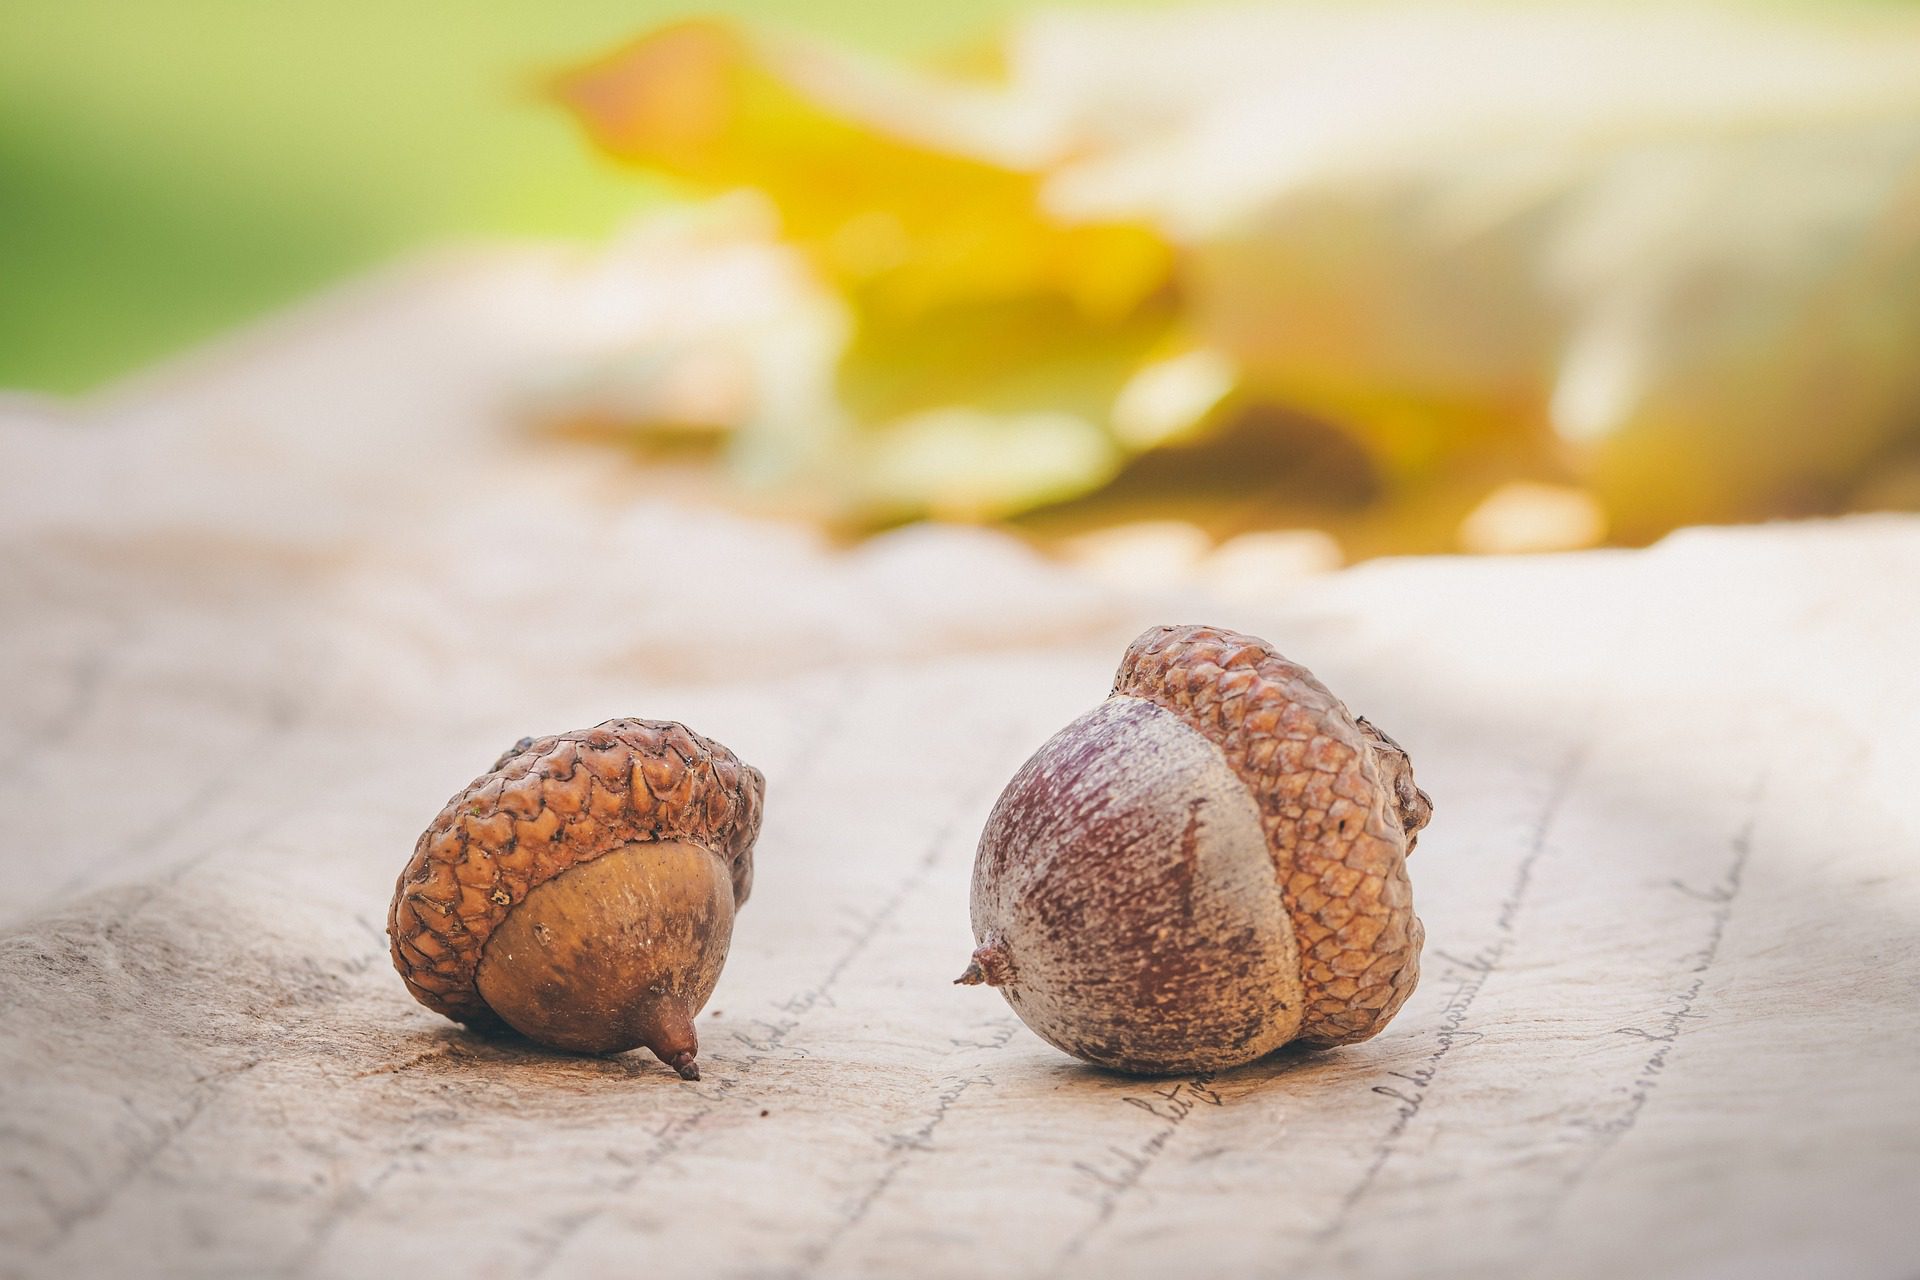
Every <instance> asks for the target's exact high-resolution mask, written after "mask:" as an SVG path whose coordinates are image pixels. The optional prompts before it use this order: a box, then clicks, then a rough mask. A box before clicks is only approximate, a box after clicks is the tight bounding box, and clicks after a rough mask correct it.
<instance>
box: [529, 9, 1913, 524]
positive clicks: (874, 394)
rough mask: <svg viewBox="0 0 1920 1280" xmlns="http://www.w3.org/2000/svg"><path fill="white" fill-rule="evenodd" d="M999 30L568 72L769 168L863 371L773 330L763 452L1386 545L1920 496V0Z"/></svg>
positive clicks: (643, 125)
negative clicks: (784, 353)
mask: <svg viewBox="0 0 1920 1280" xmlns="http://www.w3.org/2000/svg"><path fill="white" fill-rule="evenodd" d="M998 62H999V66H998V68H997V69H996V72H995V73H994V74H982V75H978V76H975V77H971V78H969V77H965V76H961V75H956V74H952V73H947V74H934V73H932V72H926V71H909V70H904V69H900V68H886V67H876V66H873V65H871V64H867V63H863V62H859V61H856V60H854V59H851V58H849V57H847V56H845V55H843V54H841V53H838V52H835V51H833V50H830V49H826V48H822V47H819V46H817V45H812V44H807V43H804V42H800V41H796V40H794V39H791V38H788V37H775V36H770V35H766V34H763V33H759V32H755V31H751V30H747V29H743V28H740V27H736V26H732V25H727V24H723V23H717V22H696V23H689V24H683V25H679V26H675V27H671V28H668V29H665V30H662V31H660V32H658V33H656V34H653V35H650V36H646V37H644V38H642V39H640V40H638V41H637V42H635V43H633V44H631V45H629V46H627V47H625V48H623V49H621V50H618V51H616V52H614V53H612V54H610V55H608V56H607V57H605V58H603V59H601V60H599V61H597V62H594V63H592V64H590V65H588V66H584V67H581V68H579V69H578V70H577V71H574V72H572V73H570V74H568V75H566V76H565V77H563V78H562V79H561V81H560V82H559V85H558V92H559V94H560V96H561V98H562V99H563V100H564V101H565V102H566V103H567V104H568V105H569V106H570V107H571V108H572V109H573V110H574V111H575V112H576V114H577V115H578V117H579V119H580V120H581V121H582V122H583V124H584V125H585V126H586V128H587V129H588V131H589V133H590V134H591V136H592V137H593V139H594V140H595V141H596V142H597V143H598V144H599V145H600V146H601V147H603V148H604V149H605V150H606V151H608V152H609V153H611V154H613V155H615V156H617V157H619V158H620V159H622V160H624V161H627V162H629V163H631V164H634V165H637V166H639V167H641V168H643V169H646V170H649V171H653V172H656V173H660V174H665V175H668V176H670V177H671V178H674V179H677V180H679V181H680V182H682V183H684V184H686V185H687V186H689V187H690V188H691V189H693V190H694V191H696V192H706V193H710V194H712V195H715V196H718V195H721V194H724V193H728V192H732V191H735V190H737V189H742V188H745V189H751V190H754V191H757V192H759V193H761V194H762V196H763V197H764V199H765V200H766V201H767V202H769V203H770V205H771V208H772V210H773V217H772V218H771V219H768V220H765V223H764V225H765V228H766V229H765V230H756V229H749V230H742V231H741V232H740V234H741V235H742V236H744V237H746V238H749V239H751V238H753V237H755V236H761V235H766V236H771V237H772V238H773V239H775V240H776V241H777V242H778V243H779V244H781V245H784V246H786V248H787V251H789V252H791V253H793V254H794V255H796V257H797V258H798V259H799V260H801V261H803V262H804V263H805V264H806V271H805V272H804V273H801V275H800V277H799V278H802V279H807V280H811V281H812V282H813V283H812V285H811V286H810V287H811V288H812V289H813V290H814V291H815V292H817V294H818V295H819V298H820V299H822V300H824V302H825V303H826V305H825V306H824V308H822V309H821V310H819V311H818V314H819V315H820V316H821V317H823V318H822V320H821V324H822V325H823V326H825V328H824V329H823V332H829V331H830V332H831V333H832V335H833V336H832V337H831V339H830V340H827V341H822V342H819V343H817V344H815V346H814V348H813V349H814V350H815V351H816V352H817V353H818V354H819V358H820V359H822V360H826V361H829V362H830V363H831V367H830V368H829V369H828V370H827V371H826V374H825V376H822V375H821V373H820V372H819V371H813V372H811V373H806V372H798V371H796V370H795V368H794V367H793V364H792V362H788V363H787V364H785V365H784V366H782V367H781V368H780V369H772V368H769V367H768V365H767V364H766V362H761V363H760V365H759V367H758V368H756V369H755V370H754V371H753V375H752V386H751V387H750V388H749V389H748V393H747V394H745V395H743V396H740V397H738V398H736V399H735V400H733V401H730V403H734V404H737V405H738V406H739V408H738V412H737V413H733V414H730V415H727V416H726V420H725V421H720V422H716V423H713V424H711V425H713V426H716V427H719V428H723V429H725V430H728V431H730V432H732V433H733V436H734V443H733V450H734V456H735V457H736V458H738V459H739V460H740V465H741V467H742V469H743V473H744V474H746V475H747V476H749V477H750V478H751V479H752V480H754V481H755V482H756V483H758V484H761V485H773V486H783V487H784V488H785V489H786V490H787V491H789V492H793V493H803V494H806V495H810V497H811V498H812V499H813V500H814V501H815V503H816V504H817V505H819V506H821V507H822V508H823V511H824V514H828V515H830V516H834V517H837V518H840V519H843V520H848V521H851V522H854V523H870V522H880V521H887V520H894V519H900V518H905V517H910V516H913V515H918V514H922V513H933V514H939V515H959V516H976V517H981V516H1004V515H1009V514H1013V513H1018V512H1031V511H1033V510H1034V509H1036V508H1043V507H1053V508H1055V509H1056V510H1057V509H1058V504H1061V503H1063V502H1068V501H1070V500H1078V501H1080V502H1081V503H1085V502H1087V501H1094V502H1100V503H1106V504H1109V505H1110V506H1111V508H1112V509H1113V510H1116V511H1119V512H1122V513H1130V512H1132V511H1133V510H1134V509H1135V508H1136V507H1137V508H1138V509H1140V510H1141V511H1149V510H1150V511H1154V512H1164V511H1166V510H1169V509H1171V510H1175V511H1178V509H1179V504H1180V503H1181V501H1182V500H1183V498H1190V499H1191V500H1192V501H1193V503H1194V504H1195V506H1196V508H1197V509H1199V510H1201V512H1202V513H1203V516H1204V517H1206V518H1211V519H1213V520H1215V521H1216V522H1218V521H1220V520H1222V519H1225V520H1228V521H1230V522H1234V523H1237V524H1239V525H1240V526H1243V527H1244V526H1250V525H1254V524H1258V523H1261V522H1266V523H1288V522H1293V523H1312V524H1318V525H1320V526H1322V527H1328V528H1332V529H1334V530H1335V531H1336V532H1339V533H1340V534H1341V535H1342V536H1343V537H1344V538H1346V539H1347V540H1348V541H1349V544H1350V546H1351V547H1352V548H1353V549H1356V550H1359V551H1361V552H1369V551H1377V550H1385V549H1397V548H1405V549H1420V548H1430V547H1439V546H1448V545H1465V546H1467V547H1469V548H1471V549H1506V548H1508V547H1524V546H1531V545H1578V544H1583V543H1586V542H1591V541H1594V540H1596V539H1598V538H1600V537H1602V536H1605V535H1606V534H1607V533H1609V532H1610V533H1611V535H1612V536H1615V537H1618V538H1624V539H1627V540H1637V539H1642V538H1646V537H1650V536H1654V535H1657V534H1658V533H1659V532H1661V531H1663V530H1665V529H1667V528H1670V527H1673V526H1674V525H1676V524H1679V523H1684V522H1690V521H1699V520H1733V519H1751V518H1759V517H1765V516H1769V515H1776V514H1796V513H1802V512H1811V511H1826V510H1840V509H1845V508H1847V507H1849V506H1851V505H1859V504H1872V503H1876V502H1909V501H1911V500H1912V499H1913V497H1914V496H1915V495H1914V493H1913V490H1914V489H1915V488H1916V487H1917V486H1915V485H1914V484H1913V482H1912V480H1911V477H1912V476H1913V475H1914V474H1915V473H1916V472H1920V14H1917V13H1915V12H1914V11H1912V10H1910V9H1904V8H1902V9H1888V8H1858V9H1856V8H1852V7H1845V6H1828V7H1824V8H1820V9H1807V10H1783V9H1773V8H1762V9H1748V10H1735V9H1696V10H1688V11H1675V10H1671V9H1660V8H1652V7H1640V6H1623V7H1612V8H1605V9H1599V8H1595V9H1569V8H1543V7H1527V6H1521V5H1509V6H1483V5H1473V4H1461V3H1455V4H1441V5H1435V4H1417V5H1416V4H1406V5H1401V6H1381V5H1367V6H1348V5H1336V6H1330V7H1322V6H1315V5H1283V6H1280V7H1274V8H1265V9H1247V8H1233V9H1228V10H1221V11H1194V10H1183V11H1174V12H1162V13H1151V14H1124V15H1122V14H1088V13H1061V14H1057V15H1051V16H1045V17H1041V18H1038V19H1035V20H1032V21H1029V22H1027V23H1026V24H1025V25H1023V26H1021V27H1019V28H1017V29H1016V30H1014V31H1013V32H1012V33H1011V34H1010V35H1009V36H1008V37H1007V39H1006V41H1005V43H1004V45H1003V47H1002V48H1001V49H1000V50H999V58H998ZM726 207H728V208H731V209H733V210H735V215H736V216H737V214H738V210H739V208H740V206H739V205H738V204H737V203H734V204H729V205H727V206H726ZM745 221H746V222H747V223H753V222H754V220H753V219H751V218H748V219H746V220H745ZM743 225H744V224H743ZM756 225H759V224H756ZM657 373H658V371H657V370H655V371H653V372H652V373H649V374H647V375H646V376H647V377H653V376H656V375H657ZM633 376H634V375H633V374H632V371H631V369H630V368H623V369H620V370H613V369H610V370H608V371H603V377H602V379H601V382H602V384H603V386H610V385H612V384H614V383H616V382H619V381H621V380H623V379H624V380H626V381H627V382H629V383H630V382H631V381H632V380H633ZM783 377H784V378H788V379H790V380H792V384H793V385H800V386H804V387H806V388H808V390H807V391H806V392H805V393H802V394H796V393H795V392H794V391H793V389H792V385H788V386H784V387H783V386H781V385H779V383H780V379H781V378H783ZM643 380H644V379H643ZM622 403H623V404H626V405H629V406H633V405H639V406H642V407H641V408H640V409H638V410H636V413H637V417H636V418H635V420H633V421H631V422H630V423H629V425H630V426H632V427H634V428H637V429H638V430H640V431H641V432H643V433H644V432H646V431H648V430H649V429H650V428H652V427H655V426H662V425H671V426H675V427H679V426H683V425H684V424H683V423H679V422H675V421H673V418H674V417H675V415H673V414H672V413H669V412H658V413H653V414H650V413H649V412H648V411H647V410H646V409H645V408H644V406H645V405H646V403H647V396H646V395H645V394H644V388H642V391H641V393H640V394H636V393H635V390H634V388H633V387H632V386H631V385H629V386H627V387H625V388H624V389H623V391H622ZM1903 477H1905V478H1903ZM1088 495H1096V496H1094V497H1092V498H1089V497H1088ZM1222 512H1226V513H1227V515H1226V516H1224V517H1223V516H1222V514H1221V513H1222ZM1303 513H1304V514H1303ZM1030 518H1032V517H1030Z"/></svg>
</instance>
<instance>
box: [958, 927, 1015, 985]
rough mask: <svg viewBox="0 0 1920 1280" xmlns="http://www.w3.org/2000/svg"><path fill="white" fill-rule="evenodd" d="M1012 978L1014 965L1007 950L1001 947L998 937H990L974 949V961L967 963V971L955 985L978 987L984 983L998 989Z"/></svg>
mask: <svg viewBox="0 0 1920 1280" xmlns="http://www.w3.org/2000/svg"><path fill="white" fill-rule="evenodd" d="M1012 977H1013V964H1012V961H1011V960H1010V959H1009V958H1008V956H1007V951H1006V948H1005V947H1003V946H1001V945H1000V940H999V939H998V938H997V937H994V936H992V935H989V936H988V938H987V940H986V941H985V942H983V943H981V944H980V945H979V946H977V947H975V948H974V949H973V959H972V960H970V961H968V962H967V971H966V972H965V973H963V974H961V975H960V976H959V977H957V978H955V979H954V980H953V985H954V986H956V987H977V986H979V985H980V984H981V983H983V982H984V983H986V984H987V985H988V986H990V987H998V986H1002V985H1004V984H1005V983H1006V982H1008V981H1009V980H1010V979H1011V978H1012Z"/></svg>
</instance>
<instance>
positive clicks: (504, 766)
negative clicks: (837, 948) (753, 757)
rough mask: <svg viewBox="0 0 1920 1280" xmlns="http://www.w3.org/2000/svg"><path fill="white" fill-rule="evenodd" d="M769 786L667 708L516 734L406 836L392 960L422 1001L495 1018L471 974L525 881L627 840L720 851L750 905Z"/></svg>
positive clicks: (525, 888) (391, 929)
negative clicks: (410, 839) (531, 735)
mask: <svg viewBox="0 0 1920 1280" xmlns="http://www.w3.org/2000/svg"><path fill="white" fill-rule="evenodd" d="M765 790H766V780H765V779H764V778H763V777H762V776H761V774H760V771H759V770H758V769H755V768H753V767H752V766H751V765H748V764H745V763H743V762H742V761H741V760H740V759H739V758H738V757H737V756H735V755H734V754H733V753H732V752H731V751H729V750H727V749H726V748H725V747H723V746H721V745H720V744H719V743H717V742H714V741H713V740H711V739H709V738H705V737H702V736H701V735H700V734H697V733H695V732H693V731H692V730H690V729H688V728H687V727H686V726H685V725H682V724H677V723H675V722H673V721H671V720H627V719H621V720H609V721H607V722H606V723H605V724H601V725H598V726H596V727H594V728H592V729H581V730H576V731H574V732H571V733H562V734H555V735H553V736H552V737H546V738H537V739H522V740H521V741H520V742H519V743H517V744H515V746H514V747H513V749H512V750H510V751H509V752H507V754H506V755H504V756H502V757H501V758H500V759H499V760H498V761H497V762H496V763H495V764H494V767H493V769H492V770H491V771H490V772H488V773H486V774H483V775H482V776H480V777H479V778H476V779H475V780H474V781H473V782H472V783H470V784H469V785H468V786H467V787H466V788H465V789H464V790H462V791H461V792H460V793H459V794H458V795H456V796H454V797H453V799H451V800H449V801H448V802H447V805H446V807H445V808H444V809H442V810H441V811H440V815H439V816H438V817H437V818H435V819H434V820H433V824H432V825H431V826H429V827H428V828H427V829H426V831H425V832H424V833H423V834H422V835H421V837H420V840H419V842H418V843H417V844H416V845H415V846H414V850H413V857H412V858H410V859H409V860H408V862H407V866H406V869H405V870H404V871H402V872H401V873H400V879H399V882H398V884H397V885H396V886H395V890H394V899H393V906H392V909H391V910H390V912H389V913H388V916H387V936H388V938H389V939H391V941H392V951H393V964H394V968H396V969H398V970H399V971H400V976H401V977H402V978H404V979H405V980H406V984H407V989H408V990H409V991H411V992H413V995H414V998H415V999H417V1000H418V1001H420V1003H421V1004H424V1005H426V1006H427V1007H428V1008H429V1009H432V1010H434V1011H435V1012H436V1013H442V1014H445V1015H446V1016H447V1017H449V1018H453V1019H455V1020H456V1021H459V1022H464V1023H466V1024H467V1025H469V1026H471V1027H475V1028H478V1029H498V1028H500V1027H502V1026H503V1025H504V1024H503V1023H502V1021H501V1020H500V1018H499V1017H498V1016H497V1015H496V1014H494V1012H493V1011H492V1010H491V1009H490V1008H488V1006H487V1003H486V1001H485V1000H484V999H482V998H481V995H480V992H479V990H478V989H477V988H476V986H475V983H474V973H475V969H476V968H477V967H478V965H479V963H480V956H481V952H482V950H483V949H484V948H485V946H486V943H487V939H488V938H489V937H490V936H491V935H492V933H493V931H494V929H495V928H496V927H497V926H498V925H499V924H500V922H501V921H502V920H504V919H506V916H507V913H508V912H510V911H512V910H513V908H514V906H515V905H516V904H518V903H519V902H520V901H521V900H522V899H524V898H525V897H526V896H527V894H528V893H529V892H531V891H532V890H533V889H534V888H536V887H537V886H539V885H542V884H545V883H546V882H547V881H549V880H551V879H553V878H554V877H555V876H558V875H559V874H561V873H562V872H564V871H566V870H567V869H568V868H570V867H573V866H576V865H578V864H580V863H583V862H591V861H593V860H594V859H596V858H599V857H601V856H603V855H605V854H608V853H611V852H613V851H614V850H616V849H620V848H624V847H625V846H627V845H629V844H632V843H635V842H638V841H660V840H683V841H686V842H688V843H690V844H695V845H698V846H700V847H701V848H704V849H706V850H707V851H708V852H710V853H712V854H713V855H714V856H716V857H717V858H719V859H720V860H721V862H722V863H723V864H724V865H725V866H726V868H727V870H728V872H729V874H730V876H731V879H732V882H733V896H734V903H735V905H736V906H738V905H741V904H744V903H745V902H746V900H747V894H748V892H749V891H750V890H751V888H752V886H753V842H754V840H755V839H756V838H757V837H758V836H759V834H760V806H761V799H762V797H763V795H764V793H765Z"/></svg>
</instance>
